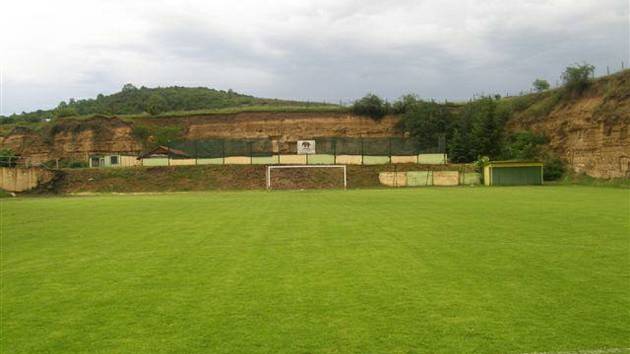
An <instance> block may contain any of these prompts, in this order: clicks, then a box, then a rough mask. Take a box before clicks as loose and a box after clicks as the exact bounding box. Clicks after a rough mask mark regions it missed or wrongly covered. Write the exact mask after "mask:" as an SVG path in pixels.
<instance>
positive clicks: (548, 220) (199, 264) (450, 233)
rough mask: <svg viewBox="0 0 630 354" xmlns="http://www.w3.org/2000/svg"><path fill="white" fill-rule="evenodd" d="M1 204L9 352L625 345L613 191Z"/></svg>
mask: <svg viewBox="0 0 630 354" xmlns="http://www.w3.org/2000/svg"><path fill="white" fill-rule="evenodd" d="M0 203H1V204H0V205H1V207H2V219H1V221H2V224H1V228H0V230H1V231H2V238H1V241H2V244H1V246H2V247H1V249H2V254H1V255H2V259H1V265H2V284H1V294H0V295H1V297H0V300H1V304H2V307H1V310H0V314H1V315H2V322H1V325H0V326H1V344H2V352H5V353H17V352H20V353H40V352H47V353H88V352H99V353H186V352H243V353H250V352H370V353H384V352H421V353H473V352H474V353H508V352H512V353H519V352H520V353H522V352H543V351H544V352H553V351H577V350H602V349H607V348H627V347H630V233H629V232H628V231H629V218H628V216H629V212H630V205H629V203H630V191H626V190H614V189H601V188H593V187H570V186H559V187H505V188H482V187H478V188H471V187H466V188H444V189H439V188H425V189H399V190H353V191H347V192H344V191H309V192H271V193H267V192H215V193H177V194H163V195H141V196H97V197H73V198H41V199H38V198H30V199H29V198H27V199H18V200H15V199H12V200H3V201H0Z"/></svg>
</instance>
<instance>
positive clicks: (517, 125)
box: [506, 70, 630, 178]
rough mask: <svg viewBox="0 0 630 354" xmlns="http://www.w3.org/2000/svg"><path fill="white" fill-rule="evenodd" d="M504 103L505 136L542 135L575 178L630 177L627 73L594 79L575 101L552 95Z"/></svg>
mask: <svg viewBox="0 0 630 354" xmlns="http://www.w3.org/2000/svg"><path fill="white" fill-rule="evenodd" d="M510 100H511V104H512V106H513V108H514V113H513V115H512V117H511V118H510V119H509V120H508V121H507V125H506V129H507V131H510V132H516V131H525V130H528V131H533V132H536V133H540V134H543V135H544V136H546V137H547V139H548V144H547V149H549V150H550V151H553V152H555V153H556V154H558V155H559V156H560V157H561V158H562V159H563V160H564V162H565V163H566V164H567V165H568V166H569V168H570V169H571V170H573V171H574V172H576V173H586V174H588V175H590V176H592V177H597V178H623V177H625V178H629V177H630V137H629V136H628V133H629V132H628V129H629V128H628V127H629V126H630V70H626V71H624V72H621V73H618V74H615V75H611V76H607V77H604V78H601V79H598V80H595V81H594V82H593V84H592V85H591V86H590V87H589V88H588V89H587V90H586V91H585V92H584V93H583V94H582V95H580V96H578V97H575V96H570V95H567V93H566V92H564V91H563V90H554V91H549V92H544V93H541V94H534V95H528V96H522V97H518V98H512V99H510Z"/></svg>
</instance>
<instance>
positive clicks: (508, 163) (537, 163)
mask: <svg viewBox="0 0 630 354" xmlns="http://www.w3.org/2000/svg"><path fill="white" fill-rule="evenodd" d="M542 165H543V163H542V162H540V161H523V160H507V161H490V162H489V163H488V166H492V167H525V166H542Z"/></svg>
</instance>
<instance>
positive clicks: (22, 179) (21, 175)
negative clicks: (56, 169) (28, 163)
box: [0, 167, 54, 192]
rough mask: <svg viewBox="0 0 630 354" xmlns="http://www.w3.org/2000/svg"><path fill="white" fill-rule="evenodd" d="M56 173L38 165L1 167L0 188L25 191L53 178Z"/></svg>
mask: <svg viewBox="0 0 630 354" xmlns="http://www.w3.org/2000/svg"><path fill="white" fill-rule="evenodd" d="M53 176H54V174H53V173H52V172H50V171H48V170H44V169H42V168H38V167H30V168H8V167H0V189H4V190H5V191H9V192H24V191H27V190H30V189H33V188H35V187H37V186H38V185H39V184H40V183H45V182H48V181H50V180H51V179H52V178H53Z"/></svg>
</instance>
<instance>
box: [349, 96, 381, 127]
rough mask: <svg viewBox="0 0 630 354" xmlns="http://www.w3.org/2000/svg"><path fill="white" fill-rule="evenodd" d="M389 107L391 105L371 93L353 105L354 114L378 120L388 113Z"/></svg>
mask: <svg viewBox="0 0 630 354" xmlns="http://www.w3.org/2000/svg"><path fill="white" fill-rule="evenodd" d="M388 106H389V104H387V103H386V102H385V101H383V99H381V98H380V97H378V96H377V95H374V94H371V93H369V94H367V95H365V96H364V97H363V98H361V99H359V100H357V101H355V102H354V104H353V105H352V113H354V114H357V115H362V116H368V117H371V118H372V119H375V120H378V119H381V118H383V117H384V116H385V115H386V114H387V113H388Z"/></svg>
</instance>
